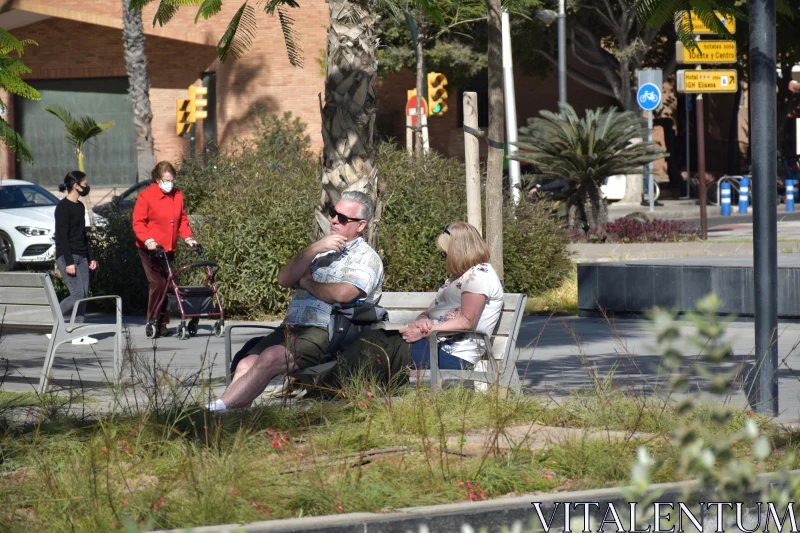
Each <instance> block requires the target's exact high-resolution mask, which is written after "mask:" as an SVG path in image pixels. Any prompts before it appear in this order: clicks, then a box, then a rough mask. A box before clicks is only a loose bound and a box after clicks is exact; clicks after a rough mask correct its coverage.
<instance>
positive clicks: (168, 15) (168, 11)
mask: <svg viewBox="0 0 800 533" xmlns="http://www.w3.org/2000/svg"><path fill="white" fill-rule="evenodd" d="M177 12H178V6H176V5H175V4H173V3H172V2H169V1H168V0H161V1H160V2H159V3H158V8H157V9H156V14H155V15H154V16H153V26H155V25H156V24H158V25H159V26H164V25H165V24H166V23H167V22H169V21H170V20H172V17H174V16H175V14H176V13H177Z"/></svg>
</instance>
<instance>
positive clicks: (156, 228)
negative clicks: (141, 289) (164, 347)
mask: <svg viewBox="0 0 800 533" xmlns="http://www.w3.org/2000/svg"><path fill="white" fill-rule="evenodd" d="M152 177H153V183H152V184H151V185H150V186H149V187H146V188H144V189H142V192H140V193H139V197H138V198H137V199H136V206H135V207H134V208H133V231H134V233H136V247H137V248H138V250H139V257H140V258H141V260H142V266H143V267H144V273H145V275H146V276H147V280H148V281H149V282H150V294H149V299H148V303H147V322H148V323H150V321H154V322H155V321H158V324H154V325H157V328H156V329H155V336H156V337H158V336H161V335H165V336H166V335H169V334H170V333H171V332H170V331H169V330H168V329H167V327H166V326H167V324H168V323H169V315H168V314H166V313H165V314H164V316H163V317H161V319H160V320H159V315H160V313H161V309H159V308H158V303H159V300H161V296H162V295H163V294H164V290H165V288H166V286H167V275H168V271H167V265H166V262H165V261H164V260H163V259H159V258H156V257H151V254H152V252H153V251H155V250H156V248H157V247H158V246H163V247H164V251H165V252H166V253H167V257H169V260H170V261H172V259H173V257H174V256H175V250H176V248H177V245H178V235H180V236H181V238H182V239H184V240H185V241H186V244H188V245H189V246H191V247H194V246H197V241H195V240H194V239H193V238H192V230H191V228H190V227H189V217H188V216H186V209H184V207H183V193H182V192H181V191H180V190H179V189H176V188H175V168H174V167H173V166H172V165H171V164H169V163H168V162H167V161H161V162H160V163H158V164H157V165H156V167H155V168H154V169H153V174H152ZM164 303H165V304H166V298H165V299H164ZM162 307H163V306H162Z"/></svg>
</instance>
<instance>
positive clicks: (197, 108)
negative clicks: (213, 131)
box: [189, 85, 208, 124]
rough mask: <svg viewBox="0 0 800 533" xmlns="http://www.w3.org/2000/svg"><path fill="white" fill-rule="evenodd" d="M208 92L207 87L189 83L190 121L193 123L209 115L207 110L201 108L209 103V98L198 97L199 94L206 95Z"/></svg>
mask: <svg viewBox="0 0 800 533" xmlns="http://www.w3.org/2000/svg"><path fill="white" fill-rule="evenodd" d="M206 94H208V89H207V88H206V87H198V86H197V85H189V122H191V123H192V124H194V123H195V122H197V121H198V120H203V119H204V118H206V117H207V116H208V113H207V112H206V110H205V109H201V108H205V107H206V106H207V105H208V100H206V99H205V98H198V96H205V95H206Z"/></svg>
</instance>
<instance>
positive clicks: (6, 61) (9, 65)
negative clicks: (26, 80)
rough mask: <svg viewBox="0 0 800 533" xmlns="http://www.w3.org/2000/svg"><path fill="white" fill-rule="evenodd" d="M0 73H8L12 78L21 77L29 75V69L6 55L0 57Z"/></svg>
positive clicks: (19, 61)
mask: <svg viewBox="0 0 800 533" xmlns="http://www.w3.org/2000/svg"><path fill="white" fill-rule="evenodd" d="M0 71H5V72H8V73H9V74H11V75H12V76H22V75H23V74H30V73H31V69H30V67H28V65H26V64H25V63H23V62H22V61H21V60H19V59H15V58H13V57H11V56H8V55H0Z"/></svg>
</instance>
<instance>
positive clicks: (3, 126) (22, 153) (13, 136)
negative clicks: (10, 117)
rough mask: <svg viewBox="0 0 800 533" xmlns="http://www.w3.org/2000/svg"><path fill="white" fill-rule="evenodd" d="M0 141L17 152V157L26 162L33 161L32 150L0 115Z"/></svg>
mask: <svg viewBox="0 0 800 533" xmlns="http://www.w3.org/2000/svg"><path fill="white" fill-rule="evenodd" d="M0 143H2V144H4V145H6V146H7V147H8V148H10V149H11V151H12V152H14V153H16V154H17V159H19V160H20V161H24V162H26V163H33V152H31V149H30V147H29V146H28V145H27V144H26V143H25V141H24V140H23V138H22V137H21V136H20V134H19V133H17V132H16V131H14V128H12V127H11V125H10V124H9V123H8V122H6V121H5V120H4V119H3V117H0Z"/></svg>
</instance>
